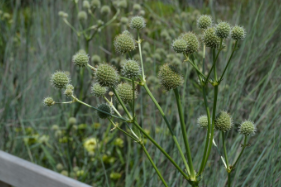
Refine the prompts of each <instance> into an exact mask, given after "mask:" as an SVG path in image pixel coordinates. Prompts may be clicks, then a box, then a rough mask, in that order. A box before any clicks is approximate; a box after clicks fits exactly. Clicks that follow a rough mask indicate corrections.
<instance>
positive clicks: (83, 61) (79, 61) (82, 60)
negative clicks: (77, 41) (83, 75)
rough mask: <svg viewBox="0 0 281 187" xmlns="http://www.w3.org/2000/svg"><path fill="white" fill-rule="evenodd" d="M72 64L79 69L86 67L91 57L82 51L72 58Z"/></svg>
mask: <svg viewBox="0 0 281 187" xmlns="http://www.w3.org/2000/svg"><path fill="white" fill-rule="evenodd" d="M72 62H73V63H74V64H76V65H77V66H79V67H85V66H87V64H88V62H89V56H88V55H87V53H86V52H85V51H84V50H80V51H79V52H78V53H76V54H75V55H74V56H73V57H72Z"/></svg>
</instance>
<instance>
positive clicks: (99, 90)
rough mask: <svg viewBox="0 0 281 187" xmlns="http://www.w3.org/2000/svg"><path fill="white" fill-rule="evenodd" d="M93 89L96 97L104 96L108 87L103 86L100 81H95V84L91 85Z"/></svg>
mask: <svg viewBox="0 0 281 187" xmlns="http://www.w3.org/2000/svg"><path fill="white" fill-rule="evenodd" d="M91 91H92V93H93V94H94V96H96V97H102V96H104V95H105V93H106V91H107V88H106V87H103V86H101V85H100V84H99V83H95V84H93V86H92V87H91Z"/></svg>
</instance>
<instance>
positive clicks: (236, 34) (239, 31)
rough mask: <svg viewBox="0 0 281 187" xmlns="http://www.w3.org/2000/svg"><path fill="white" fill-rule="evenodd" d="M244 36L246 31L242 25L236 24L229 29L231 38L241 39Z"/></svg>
mask: <svg viewBox="0 0 281 187" xmlns="http://www.w3.org/2000/svg"><path fill="white" fill-rule="evenodd" d="M245 36H246V31H245V29H244V28H243V27H240V26H237V25H236V26H234V27H233V28H232V29H231V38H232V39H233V40H243V39H244V38H245Z"/></svg>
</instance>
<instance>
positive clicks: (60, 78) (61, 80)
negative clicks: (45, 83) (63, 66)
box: [51, 71, 70, 89]
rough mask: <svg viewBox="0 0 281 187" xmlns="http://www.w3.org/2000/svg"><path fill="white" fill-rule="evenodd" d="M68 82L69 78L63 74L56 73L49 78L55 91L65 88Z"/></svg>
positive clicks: (60, 72)
mask: <svg viewBox="0 0 281 187" xmlns="http://www.w3.org/2000/svg"><path fill="white" fill-rule="evenodd" d="M69 82H70V78H69V77H68V75H67V74H66V73H65V72H62V71H57V72H56V73H54V74H53V75H52V76H51V85H52V86H53V87H55V88H57V89H62V88H65V86H66V85H67V84H69Z"/></svg>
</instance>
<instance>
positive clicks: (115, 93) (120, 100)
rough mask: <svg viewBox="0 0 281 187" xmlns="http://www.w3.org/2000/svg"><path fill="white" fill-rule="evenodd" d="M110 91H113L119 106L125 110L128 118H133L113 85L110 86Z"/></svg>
mask: <svg viewBox="0 0 281 187" xmlns="http://www.w3.org/2000/svg"><path fill="white" fill-rule="evenodd" d="M112 91H113V93H114V95H115V96H116V97H117V99H118V101H119V103H120V104H121V106H122V107H123V109H124V110H125V112H126V114H127V116H128V118H129V119H130V120H132V119H133V118H132V116H131V114H130V112H129V111H128V109H127V107H126V106H125V104H124V103H123V101H122V99H121V98H120V97H119V95H118V93H117V92H116V90H115V88H114V87H112Z"/></svg>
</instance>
